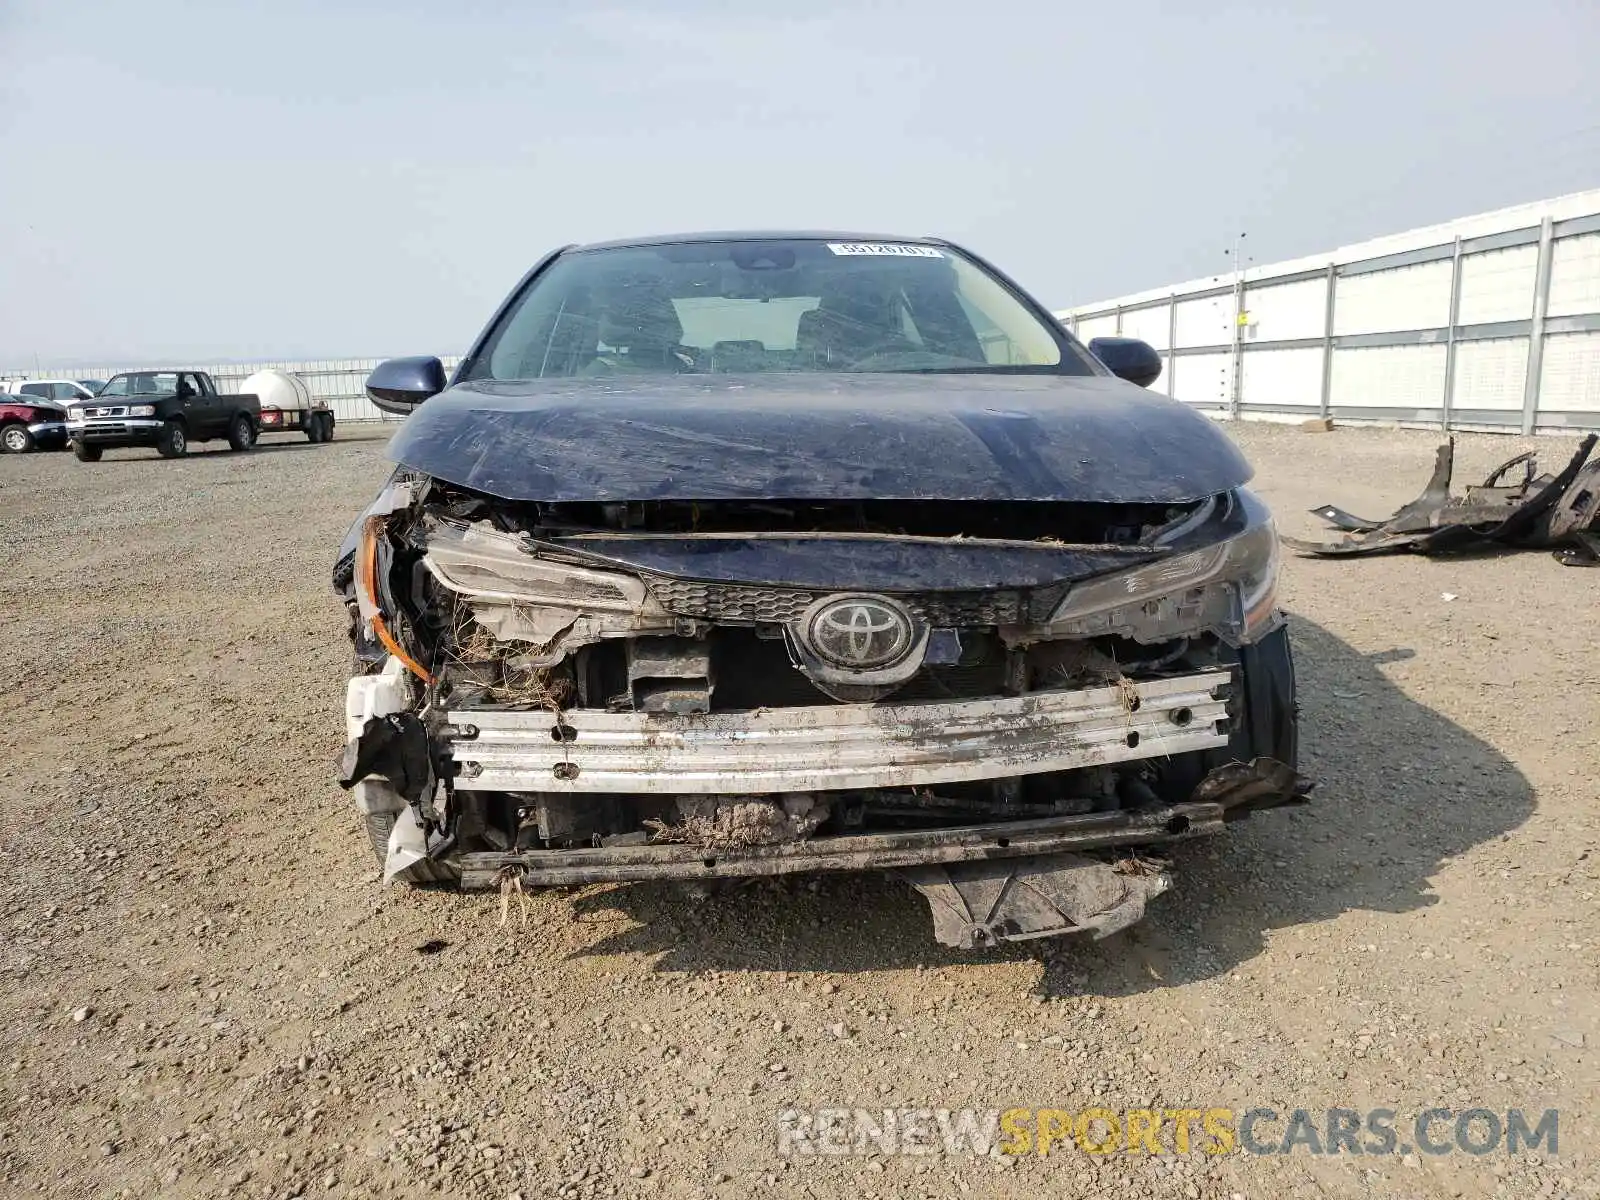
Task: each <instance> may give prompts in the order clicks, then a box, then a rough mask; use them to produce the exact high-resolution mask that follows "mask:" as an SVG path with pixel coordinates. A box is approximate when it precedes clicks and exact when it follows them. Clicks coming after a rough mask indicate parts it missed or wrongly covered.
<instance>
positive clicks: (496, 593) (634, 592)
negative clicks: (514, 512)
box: [426, 521, 648, 613]
mask: <svg viewBox="0 0 1600 1200" xmlns="http://www.w3.org/2000/svg"><path fill="white" fill-rule="evenodd" d="M426 562H427V566H428V570H429V571H431V572H432V574H433V576H434V578H435V579H437V580H438V581H439V582H440V583H441V584H443V585H444V586H445V587H447V588H449V589H450V590H451V591H452V592H458V593H461V594H463V595H467V596H471V597H473V598H475V599H480V600H501V601H507V602H514V603H518V604H535V605H546V606H549V607H551V608H562V609H575V610H581V611H585V612H591V611H598V612H613V613H637V612H639V611H640V610H641V609H643V608H644V607H645V605H646V602H647V595H648V594H647V593H646V591H645V586H644V583H643V582H642V581H641V580H639V579H636V578H634V577H633V576H631V575H624V574H621V573H620V572H616V571H595V570H590V569H588V568H586V567H576V566H569V565H568V564H566V563H558V562H552V561H550V560H548V559H541V558H536V557H534V556H533V555H532V554H530V553H529V550H528V545H527V543H526V541H525V540H524V539H523V538H521V537H520V536H518V535H515V534H508V533H500V532H497V531H491V530H486V529H481V528H477V527H474V526H462V525H459V524H456V523H453V522H447V521H440V522H438V524H437V525H436V526H435V527H434V528H433V529H432V530H430V532H429V535H428V555H427V559H426Z"/></svg>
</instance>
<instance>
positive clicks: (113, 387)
mask: <svg viewBox="0 0 1600 1200" xmlns="http://www.w3.org/2000/svg"><path fill="white" fill-rule="evenodd" d="M177 390H178V376H177V374H176V373H175V372H172V371H141V372H139V373H138V374H137V375H113V376H112V377H111V382H110V383H108V384H106V386H105V387H103V388H101V389H100V392H99V395H101V396H158V395H163V394H171V393H173V392H176V391H177Z"/></svg>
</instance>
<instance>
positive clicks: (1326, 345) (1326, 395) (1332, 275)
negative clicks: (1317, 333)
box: [1321, 263, 1339, 417]
mask: <svg viewBox="0 0 1600 1200" xmlns="http://www.w3.org/2000/svg"><path fill="white" fill-rule="evenodd" d="M1338 287H1339V269H1338V267H1336V266H1334V264H1333V263H1329V264H1328V296H1327V304H1326V308H1325V310H1324V312H1323V314H1322V400H1321V406H1322V415H1323V416H1324V417H1328V416H1331V415H1332V414H1333V297H1334V294H1335V293H1336V292H1337V290H1338Z"/></svg>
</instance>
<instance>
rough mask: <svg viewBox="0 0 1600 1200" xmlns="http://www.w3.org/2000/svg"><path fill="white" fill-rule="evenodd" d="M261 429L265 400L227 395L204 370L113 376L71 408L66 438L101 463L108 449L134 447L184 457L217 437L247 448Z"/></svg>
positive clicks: (84, 456) (84, 458) (81, 457)
mask: <svg viewBox="0 0 1600 1200" xmlns="http://www.w3.org/2000/svg"><path fill="white" fill-rule="evenodd" d="M260 432H261V400H260V398H259V397H258V396H253V395H250V394H248V393H247V394H243V395H237V396H228V395H223V394H222V393H221V392H219V391H217V386H216V384H215V383H213V382H212V381H211V376H209V375H207V374H206V373H205V372H204V371H128V372H125V373H124V374H121V375H113V376H112V377H111V379H110V380H109V381H108V382H107V383H106V385H105V387H103V388H101V389H100V392H99V394H98V395H96V396H95V398H94V399H93V400H89V401H85V402H84V403H82V404H74V405H73V406H72V407H71V408H69V409H68V410H67V437H68V438H69V439H70V440H71V442H72V452H73V454H75V455H77V457H78V461H80V462H99V461H100V456H101V455H102V454H104V453H105V452H106V451H107V450H119V449H123V448H125V447H131V446H153V447H155V450H156V453H158V454H160V455H161V457H162V458H179V457H181V456H182V455H184V454H187V453H188V451H189V443H190V442H209V441H211V440H213V439H215V438H226V439H227V440H228V445H229V446H230V447H231V448H232V449H234V450H248V449H250V447H252V446H254V445H255V444H256V436H257V435H258V434H259V433H260Z"/></svg>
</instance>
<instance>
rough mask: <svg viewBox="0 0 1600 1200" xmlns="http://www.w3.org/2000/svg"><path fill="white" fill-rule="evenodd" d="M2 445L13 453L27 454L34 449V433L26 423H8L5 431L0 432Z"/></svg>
mask: <svg viewBox="0 0 1600 1200" xmlns="http://www.w3.org/2000/svg"><path fill="white" fill-rule="evenodd" d="M0 445H4V446H5V448H6V450H7V451H8V452H9V453H11V454H26V453H27V452H28V451H30V450H32V449H33V434H31V433H29V432H28V427H27V426H26V425H7V426H6V429H5V432H4V433H0Z"/></svg>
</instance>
